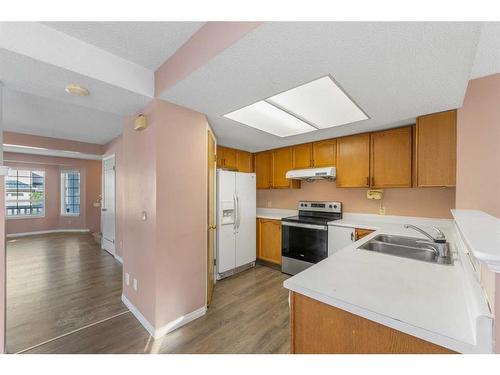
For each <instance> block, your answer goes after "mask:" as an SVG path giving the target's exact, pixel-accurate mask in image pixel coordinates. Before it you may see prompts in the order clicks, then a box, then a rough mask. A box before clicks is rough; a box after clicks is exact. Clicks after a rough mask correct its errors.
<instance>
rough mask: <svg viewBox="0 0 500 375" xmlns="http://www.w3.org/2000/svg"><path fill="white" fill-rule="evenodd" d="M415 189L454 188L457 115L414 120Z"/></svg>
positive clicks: (440, 114)
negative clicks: (417, 187) (419, 187)
mask: <svg viewBox="0 0 500 375" xmlns="http://www.w3.org/2000/svg"><path fill="white" fill-rule="evenodd" d="M416 138H417V139H416V157H417V162H416V168H417V173H416V175H417V186H455V184H456V162H457V112H456V110H453V111H447V112H441V113H435V114H432V115H426V116H421V117H418V118H417V127H416Z"/></svg>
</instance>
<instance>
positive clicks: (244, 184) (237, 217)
mask: <svg viewBox="0 0 500 375" xmlns="http://www.w3.org/2000/svg"><path fill="white" fill-rule="evenodd" d="M256 213H257V207H256V183H255V173H240V172H230V171H224V170H221V169H218V170H217V256H216V265H217V267H216V268H217V279H221V278H224V277H226V276H230V275H232V274H233V273H235V272H237V271H240V270H243V269H246V268H248V267H251V266H254V265H255V258H256V253H255V252H256V250H255V249H256V239H255V237H256Z"/></svg>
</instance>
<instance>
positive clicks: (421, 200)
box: [257, 181, 455, 218]
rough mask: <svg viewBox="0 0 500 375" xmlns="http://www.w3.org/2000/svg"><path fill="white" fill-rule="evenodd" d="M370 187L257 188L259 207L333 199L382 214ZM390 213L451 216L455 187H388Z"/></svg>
mask: <svg viewBox="0 0 500 375" xmlns="http://www.w3.org/2000/svg"><path fill="white" fill-rule="evenodd" d="M366 190H367V189H361V188H360V189H345V188H337V187H336V186H335V183H334V182H328V181H316V182H312V183H308V182H303V183H302V187H301V188H300V189H286V190H282V189H271V190H257V207H273V208H289V209H297V202H298V201H299V200H327V201H328V200H332V201H340V202H342V203H343V210H344V212H358V213H372V214H378V210H379V207H380V201H373V200H368V199H366ZM383 204H384V206H385V210H386V212H385V213H386V215H404V216H424V217H437V218H450V217H451V213H450V209H452V208H453V207H454V206H455V189H454V188H415V189H411V188H407V189H402V188H401V189H385V190H384V201H383Z"/></svg>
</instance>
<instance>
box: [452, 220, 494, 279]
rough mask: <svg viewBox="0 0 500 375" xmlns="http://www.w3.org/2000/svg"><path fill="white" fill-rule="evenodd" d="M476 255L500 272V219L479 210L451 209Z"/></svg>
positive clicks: (492, 269)
mask: <svg viewBox="0 0 500 375" xmlns="http://www.w3.org/2000/svg"><path fill="white" fill-rule="evenodd" d="M451 212H452V213H453V217H454V218H455V222H456V223H457V226H458V229H459V230H460V232H461V233H462V236H463V238H464V240H465V242H466V244H467V247H468V248H469V249H470V250H471V251H472V253H473V254H474V256H475V257H476V258H477V259H479V260H480V261H482V262H484V263H486V264H487V265H488V268H489V269H490V270H491V271H493V272H497V273H500V219H499V218H497V217H494V216H492V215H489V214H487V213H486V212H483V211H479V210H451Z"/></svg>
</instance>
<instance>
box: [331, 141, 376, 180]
mask: <svg viewBox="0 0 500 375" xmlns="http://www.w3.org/2000/svg"><path fill="white" fill-rule="evenodd" d="M369 185H370V135H369V134H368V133H364V134H356V135H351V136H349V137H342V138H337V187H368V186H369Z"/></svg>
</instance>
